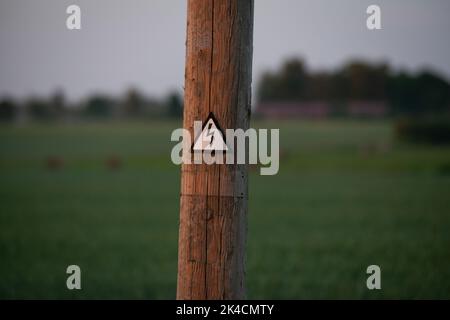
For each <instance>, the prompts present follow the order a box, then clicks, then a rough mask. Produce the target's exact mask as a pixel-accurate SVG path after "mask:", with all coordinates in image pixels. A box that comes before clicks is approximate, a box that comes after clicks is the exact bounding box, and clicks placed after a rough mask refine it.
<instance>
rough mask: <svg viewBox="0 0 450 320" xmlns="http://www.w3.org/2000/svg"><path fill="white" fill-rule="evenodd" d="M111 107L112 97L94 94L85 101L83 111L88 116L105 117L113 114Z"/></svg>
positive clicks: (112, 105)
mask: <svg viewBox="0 0 450 320" xmlns="http://www.w3.org/2000/svg"><path fill="white" fill-rule="evenodd" d="M113 109H114V104H113V100H112V99H110V98H108V97H106V96H103V95H95V96H92V97H91V98H89V100H88V101H87V103H86V106H85V109H84V113H85V115H87V116H89V117H95V118H107V117H110V116H112V115H113V111H114V110H113Z"/></svg>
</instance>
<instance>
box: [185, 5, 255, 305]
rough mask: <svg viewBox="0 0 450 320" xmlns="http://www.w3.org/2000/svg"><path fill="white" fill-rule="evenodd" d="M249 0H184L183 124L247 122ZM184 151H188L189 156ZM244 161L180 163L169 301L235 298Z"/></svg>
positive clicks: (241, 289)
mask: <svg viewBox="0 0 450 320" xmlns="http://www.w3.org/2000/svg"><path fill="white" fill-rule="evenodd" d="M252 42H253V0H189V1H188V22H187V43H186V47H187V50H186V72H185V108H184V120H183V126H184V128H186V129H188V130H189V131H190V133H191V136H193V134H194V133H193V125H194V121H205V120H206V118H207V116H208V114H209V113H210V112H212V113H214V115H215V117H216V119H217V120H218V121H219V123H220V125H221V127H222V128H223V129H229V128H230V129H231V128H233V129H237V128H242V129H244V130H246V129H248V127H249V120H250V119H249V118H250V100H251V73H252V70H251V67H252V50H253V47H252ZM189 156H191V155H189ZM247 202H248V169H247V165H227V164H213V165H206V164H183V165H182V175H181V200H180V229H179V253H178V284H177V299H243V298H244V297H245V286H244V277H245V270H244V266H245V263H244V262H245V261H244V260H245V243H246V233H247Z"/></svg>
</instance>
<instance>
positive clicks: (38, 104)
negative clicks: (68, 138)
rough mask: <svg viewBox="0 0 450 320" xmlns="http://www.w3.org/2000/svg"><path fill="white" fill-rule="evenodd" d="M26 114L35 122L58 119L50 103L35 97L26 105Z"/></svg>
mask: <svg viewBox="0 0 450 320" xmlns="http://www.w3.org/2000/svg"><path fill="white" fill-rule="evenodd" d="M25 110H26V113H27V114H28V115H29V116H30V117H31V118H32V119H34V120H40V121H42V120H44V121H47V120H54V119H55V118H56V115H57V114H56V112H55V109H54V108H53V107H52V105H51V104H50V103H49V101H47V100H45V99H42V98H37V97H33V98H30V99H29V100H28V101H27V102H26V103H25Z"/></svg>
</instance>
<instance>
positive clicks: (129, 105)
mask: <svg viewBox="0 0 450 320" xmlns="http://www.w3.org/2000/svg"><path fill="white" fill-rule="evenodd" d="M182 112H183V99H182V96H181V94H180V93H178V92H170V93H169V94H168V95H167V96H165V97H163V98H159V99H158V98H152V97H148V96H146V95H144V94H142V93H141V92H139V91H138V90H136V89H134V88H132V89H129V90H128V91H127V92H126V93H125V94H123V96H119V97H112V96H108V95H105V94H94V95H92V96H90V97H88V98H87V99H84V100H81V101H79V102H76V103H73V102H70V101H68V100H67V98H66V96H65V94H64V92H63V91H62V90H57V91H55V92H54V93H53V94H52V95H50V96H49V97H45V98H43V97H31V98H28V99H25V100H24V101H17V100H14V99H13V98H10V97H3V98H2V99H0V120H1V121H3V122H24V121H30V120H32V121H63V122H72V121H90V120H102V119H134V118H136V119H146V118H180V117H181V116H182Z"/></svg>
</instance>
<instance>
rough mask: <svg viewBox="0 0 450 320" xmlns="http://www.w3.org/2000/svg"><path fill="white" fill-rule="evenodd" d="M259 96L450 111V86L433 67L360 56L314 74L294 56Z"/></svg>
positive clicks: (411, 111) (266, 78)
mask: <svg viewBox="0 0 450 320" xmlns="http://www.w3.org/2000/svg"><path fill="white" fill-rule="evenodd" d="M257 98H258V101H259V103H268V102H274V101H276V102H293V101H295V102H299V101H300V102H302V101H324V102H326V103H327V104H328V105H331V106H334V107H335V108H338V107H339V106H340V105H342V104H345V103H347V102H349V101H367V102H370V101H382V102H383V103H385V104H386V106H387V107H388V109H389V115H419V116H421V115H424V114H441V113H448V111H449V108H450V84H449V82H448V81H447V80H446V79H444V78H443V77H441V76H440V75H438V74H437V73H435V72H433V71H429V70H423V71H420V72H417V73H411V72H408V71H405V70H394V69H392V68H391V67H390V66H389V65H388V64H387V63H379V64H370V63H367V62H364V61H357V60H354V61H351V62H349V63H347V64H345V65H343V66H342V67H340V68H338V69H336V70H333V71H317V72H311V71H309V70H308V69H307V67H306V66H305V63H304V62H303V61H302V60H301V59H297V58H294V59H289V60H287V61H286V62H285V63H284V64H283V65H282V66H281V68H280V69H279V70H276V71H274V72H266V73H264V74H263V75H262V77H261V79H260V81H259V86H258V89H257Z"/></svg>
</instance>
